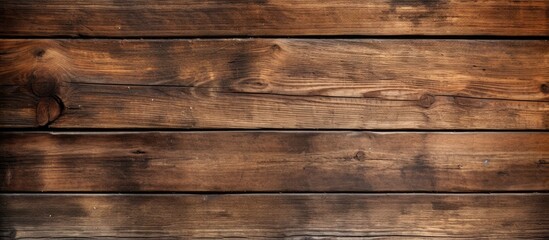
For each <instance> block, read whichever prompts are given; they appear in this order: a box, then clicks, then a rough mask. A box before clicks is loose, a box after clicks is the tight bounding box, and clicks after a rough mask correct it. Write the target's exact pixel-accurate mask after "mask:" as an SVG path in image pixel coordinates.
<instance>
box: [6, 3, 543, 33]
mask: <svg viewBox="0 0 549 240" xmlns="http://www.w3.org/2000/svg"><path fill="white" fill-rule="evenodd" d="M1 3H2V4H1V5H0V23H1V24H2V25H1V27H0V35H3V36H73V37H74V36H93V37H97V36H101V37H111V36H112V37H128V36H133V37H162V36H170V37H174V36H179V37H184V36H219V35H223V36H243V35H249V36H258V35H263V36H265V35H268V36H287V35H293V36H304V35H502V36H548V35H549V24H548V23H549V14H548V12H549V3H548V2H547V1H545V0H524V1H516V0H485V1H470V0H369V1H363V0H341V1H317V0H271V1H267V0H255V1H244V0H242V1H224V0H216V1H203V0H186V1H177V0H165V1H147V0H139V1H131V2H127V1H109V0H98V1H93V2H89V1H73V0H71V1H67V0H31V1H20V0H2V1H1Z"/></svg>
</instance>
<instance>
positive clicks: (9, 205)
mask: <svg viewBox="0 0 549 240" xmlns="http://www.w3.org/2000/svg"><path fill="white" fill-rule="evenodd" d="M548 201H549V196H548V195H547V194H516V195H500V194H495V195H487V194H481V195H415V194H412V195H411V194H398V195H363V194H350V195H349V194H314V195H309V194H294V195H287V194H274V195H271V194H260V195H136V194H132V195H118V194H116V195H49V194H38V195H34V194H33V195H27V194H24V195H19V194H15V195H12V194H7V195H6V194H3V195H0V204H1V205H0V207H1V208H0V210H1V211H2V213H3V214H2V215H0V223H1V224H0V229H1V233H2V235H3V236H11V237H12V238H14V239H15V238H17V239H19V238H21V239H26V238H32V239H35V238H77V237H82V238H101V239H133V238H138V237H141V238H151V239H186V238H216V239H218V238H252V239H258V238H290V239H308V238H314V239H317V238H318V239H325V238H335V237H348V238H364V237H380V238H383V237H384V238H404V239H410V238H429V237H434V238H495V239H501V238H525V239H534V238H539V239H542V238H546V237H547V236H549V208H548V205H547V202H548Z"/></svg>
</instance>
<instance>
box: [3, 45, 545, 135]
mask: <svg viewBox="0 0 549 240" xmlns="http://www.w3.org/2000/svg"><path fill="white" fill-rule="evenodd" d="M0 52H1V54H0V63H1V64H0V79H1V80H0V81H2V83H1V84H2V88H1V90H0V91H1V92H0V106H1V108H0V115H1V116H2V117H1V118H0V126H2V127H35V126H38V125H47V124H49V126H50V127H61V128H75V127H76V128H155V127H161V128H292V129H295V128H330V129H332V128H333V129H351V128H353V129H376V128H377V129H548V128H549V71H547V64H548V62H549V42H548V41H536V40H534V41H510V40H507V41H494V40H486V41H482V40H481V41H477V40H475V41H467V40H444V41H440V40H314V39H248V40H236V39H230V40H148V41H143V40H131V41H126V40H1V41H0Z"/></svg>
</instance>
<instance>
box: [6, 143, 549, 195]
mask: <svg viewBox="0 0 549 240" xmlns="http://www.w3.org/2000/svg"><path fill="white" fill-rule="evenodd" d="M0 139H2V140H1V144H0V155H1V156H2V160H1V161H0V164H1V169H2V171H0V179H3V184H1V185H0V190H2V191H12V192H13V191H15V192H17V191H24V192H32V191H34V192H40V191H61V192H69V191H112V192H117V191H122V192H134V191H137V192H146V191H156V192H159V191H167V192H171V191H185V192H187V191H189V192H195V191H201V192H202V191H226V192H231V191H232V192H280V191H282V192H285V191H290V192H310V191H314V192H329V191H336V192H344V191H352V192H365V191H366V192H383V191H391V192H402V191H412V192H418V191H419V192H422V191H437V192H479V191H546V190H547V189H549V168H548V167H547V166H548V165H547V163H548V162H549V148H548V147H547V146H549V133H534V132H530V133H436V132H431V133H379V132H153V133H151V132H149V133H2V134H0Z"/></svg>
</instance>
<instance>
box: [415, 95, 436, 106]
mask: <svg viewBox="0 0 549 240" xmlns="http://www.w3.org/2000/svg"><path fill="white" fill-rule="evenodd" d="M433 103H435V97H434V96H433V95H431V94H423V95H421V97H420V98H419V100H418V101H417V104H418V105H419V106H420V107H422V108H429V107H431V105H433Z"/></svg>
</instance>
